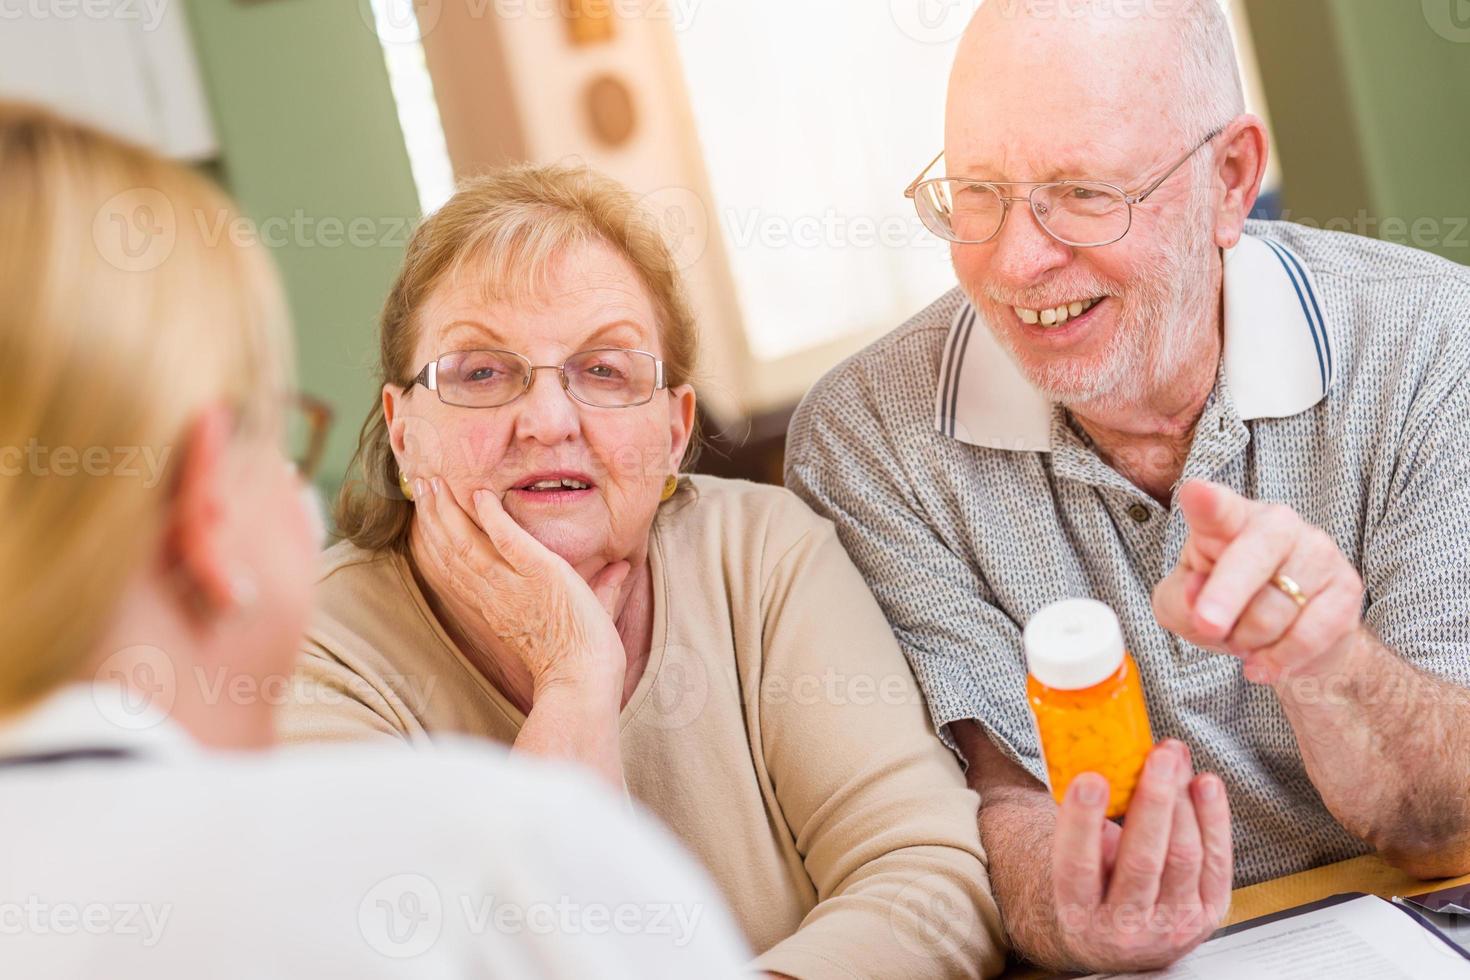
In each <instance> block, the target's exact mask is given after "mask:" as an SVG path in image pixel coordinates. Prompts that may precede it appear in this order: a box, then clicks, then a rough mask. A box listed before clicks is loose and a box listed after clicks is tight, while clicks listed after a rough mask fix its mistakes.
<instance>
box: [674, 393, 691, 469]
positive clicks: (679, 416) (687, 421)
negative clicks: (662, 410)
mask: <svg viewBox="0 0 1470 980" xmlns="http://www.w3.org/2000/svg"><path fill="white" fill-rule="evenodd" d="M694 418H695V399H694V386H693V385H679V387H677V388H671V389H669V472H671V473H677V472H679V465H680V464H681V463H682V462H683V461H684V453H685V452H686V451H687V450H688V449H689V440H690V439H692V438H694Z"/></svg>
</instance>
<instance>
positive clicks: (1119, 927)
mask: <svg viewBox="0 0 1470 980" xmlns="http://www.w3.org/2000/svg"><path fill="white" fill-rule="evenodd" d="M1107 802H1108V783H1107V780H1105V779H1103V777H1101V776H1099V775H1097V774H1096V773H1084V774H1083V775H1081V776H1079V777H1077V779H1075V780H1073V782H1072V785H1071V787H1070V788H1069V789H1068V791H1067V796H1066V799H1065V800H1064V801H1063V802H1062V805H1061V808H1060V810H1059V812H1058V814H1057V823H1056V835H1055V837H1054V839H1053V844H1052V889H1053V892H1054V894H1055V901H1056V921H1057V929H1058V932H1059V934H1060V935H1059V938H1060V940H1061V943H1062V945H1063V946H1064V948H1065V949H1066V951H1067V954H1068V956H1069V958H1070V959H1071V960H1072V961H1073V962H1075V963H1077V964H1081V965H1082V966H1084V967H1085V968H1086V969H1089V970H1147V969H1155V968H1159V967H1163V966H1167V965H1168V964H1170V963H1172V962H1174V961H1175V960H1177V959H1179V958H1180V957H1181V956H1183V955H1185V954H1186V953H1188V952H1189V951H1190V950H1192V949H1194V947H1196V946H1198V945H1199V944H1200V943H1201V942H1203V941H1204V940H1205V939H1207V938H1208V937H1209V935H1210V934H1211V933H1212V932H1214V931H1215V929H1216V928H1217V927H1218V926H1219V925H1220V923H1221V922H1222V921H1223V920H1224V917H1225V913H1226V910H1227V909H1228V908H1229V906H1230V884H1231V879H1232V877H1233V858H1232V853H1231V842H1230V805H1229V803H1228V802H1227V801H1226V799H1225V787H1224V784H1223V783H1221V781H1220V778H1219V777H1218V776H1214V775H1208V774H1207V775H1202V776H1194V775H1193V762H1192V760H1191V758H1190V753H1189V748H1188V747H1187V746H1186V745H1184V744H1183V743H1182V742H1174V741H1168V742H1163V743H1161V744H1160V745H1158V746H1157V747H1156V748H1155V749H1154V750H1153V752H1152V753H1150V755H1149V758H1148V763H1147V765H1146V766H1145V767H1144V771H1143V775H1142V777H1141V778H1140V779H1139V782H1138V788H1137V789H1136V790H1135V791H1134V794H1133V800H1132V803H1131V804H1130V805H1129V808H1128V814H1127V820H1126V822H1125V826H1124V827H1122V828H1119V827H1118V825H1117V824H1115V823H1113V822H1111V821H1109V820H1107V819H1106V817H1105V816H1104V813H1105V812H1106V810H1107Z"/></svg>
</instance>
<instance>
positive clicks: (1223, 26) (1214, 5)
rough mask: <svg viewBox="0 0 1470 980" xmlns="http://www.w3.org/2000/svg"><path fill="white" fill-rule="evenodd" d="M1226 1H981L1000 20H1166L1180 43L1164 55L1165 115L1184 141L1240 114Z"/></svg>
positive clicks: (1241, 98)
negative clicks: (1166, 74)
mask: <svg viewBox="0 0 1470 980" xmlns="http://www.w3.org/2000/svg"><path fill="white" fill-rule="evenodd" d="M1227 2H1229V0H982V6H990V7H998V8H1000V9H999V11H997V12H998V13H1000V14H1001V16H1004V17H1016V16H1022V17H1033V18H1036V19H1038V20H1046V19H1055V18H1058V17H1065V18H1070V19H1074V20H1080V19H1083V18H1089V17H1093V18H1098V19H1111V18H1115V19H1119V20H1142V19H1148V20H1154V21H1157V20H1167V21H1169V22H1170V26H1171V27H1173V28H1174V29H1175V30H1176V31H1177V36H1178V41H1179V43H1178V44H1176V45H1174V47H1173V49H1172V50H1170V51H1169V52H1168V58H1169V59H1170V61H1171V62H1172V64H1170V65H1169V66H1168V67H1169V69H1170V72H1171V73H1172V75H1173V81H1172V84H1170V83H1166V84H1165V85H1164V86H1163V87H1162V89H1161V92H1162V95H1163V96H1164V97H1163V99H1162V102H1163V106H1164V111H1165V112H1166V113H1167V114H1168V115H1169V116H1170V118H1171V122H1173V123H1174V124H1175V125H1176V126H1177V127H1178V128H1179V130H1180V132H1181V137H1182V138H1184V139H1191V138H1192V139H1203V138H1204V137H1205V135H1206V134H1208V133H1209V132H1210V131H1212V130H1213V129H1215V128H1216V127H1218V126H1222V125H1224V124H1225V123H1227V122H1229V121H1230V120H1232V119H1234V118H1235V117H1236V116H1238V115H1240V114H1241V113H1243V112H1245V87H1244V86H1243V85H1242V83H1241V78H1240V62H1239V60H1238V59H1237V57H1236V53H1235V40H1234V37H1233V36H1232V34H1231V31H1230V17H1229V15H1228V14H1227V13H1226V11H1225V9H1224V7H1223V6H1222V4H1223V3H1227ZM1155 98H1157V96H1155Z"/></svg>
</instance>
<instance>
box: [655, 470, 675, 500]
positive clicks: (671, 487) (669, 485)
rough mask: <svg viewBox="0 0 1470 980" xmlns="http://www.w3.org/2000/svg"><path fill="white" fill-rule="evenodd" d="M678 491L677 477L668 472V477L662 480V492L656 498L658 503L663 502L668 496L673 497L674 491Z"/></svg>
mask: <svg viewBox="0 0 1470 980" xmlns="http://www.w3.org/2000/svg"><path fill="white" fill-rule="evenodd" d="M678 492H679V477H678V475H677V474H674V473H670V474H669V478H668V479H667V480H665V481H664V492H663V494H662V496H660V497H659V498H658V499H659V503H663V502H664V501H666V500H668V499H669V498H671V497H673V495H674V494H676V493H678Z"/></svg>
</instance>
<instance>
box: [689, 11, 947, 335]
mask: <svg viewBox="0 0 1470 980" xmlns="http://www.w3.org/2000/svg"><path fill="white" fill-rule="evenodd" d="M901 6H903V5H902V4H896V5H893V4H889V3H872V2H862V3H855V2H853V0H801V2H799V3H792V2H790V0H740V2H738V3H706V4H703V5H701V6H700V7H699V8H698V9H697V12H696V14H695V15H694V16H693V17H691V18H689V21H688V23H687V24H684V25H682V29H681V30H680V31H679V32H678V38H679V47H680V52H681V54H682V56H683V62H684V70H685V77H686V79H687V82H688V86H689V94H690V101H691V102H692V104H693V109H694V115H695V119H696V122H697V124H698V129H699V137H700V141H701V143H702V145H703V148H704V153H705V164H706V167H707V168H708V170H709V174H710V181H711V184H712V186H713V189H714V197H715V204H714V206H715V215H713V216H712V217H714V218H716V219H717V222H718V224H719V226H720V228H721V230H722V232H723V234H724V237H725V244H726V247H727V249H728V252H729V255H730V264H731V267H732V268H731V273H732V275H733V276H734V279H735V283H736V287H737V289H738V291H739V295H740V300H741V306H742V311H743V314H744V320H745V324H746V333H747V338H746V339H747V342H748V343H749V345H750V350H751V354H752V356H753V357H754V358H755V359H756V360H757V361H770V360H776V359H779V358H782V357H785V356H789V355H792V354H795V353H798V352H800V351H802V350H804V349H807V348H811V347H814V346H817V345H820V344H823V343H826V342H829V341H833V340H836V339H838V338H841V337H844V336H851V335H854V334H857V335H863V334H867V333H871V332H876V331H882V330H887V329H891V328H892V327H894V326H895V325H897V324H898V323H899V322H900V321H901V320H902V319H903V318H905V317H906V316H908V315H911V314H912V313H914V312H916V311H917V310H919V309H921V308H922V307H923V306H924V305H925V304H926V303H928V302H930V301H931V300H933V299H934V298H935V297H937V296H938V295H940V294H941V293H943V292H944V291H945V290H946V289H949V288H950V287H951V286H952V285H953V282H954V274H953V272H952V271H951V269H950V265H949V250H948V248H947V247H946V246H945V244H944V243H943V242H941V241H939V240H938V239H936V238H933V236H930V235H929V234H928V233H927V232H925V231H924V229H923V227H922V226H921V225H920V224H919V221H918V218H917V216H916V215H915V214H914V212H913V209H912V207H911V206H910V205H909V203H908V202H907V201H906V200H904V197H903V188H904V187H905V186H906V185H907V184H908V182H909V181H910V180H911V179H913V176H914V174H916V173H918V171H919V168H920V167H922V166H923V165H924V164H925V163H926V162H927V161H928V159H929V157H930V156H932V155H933V153H934V152H935V149H937V147H938V145H939V143H940V142H941V140H942V134H943V131H944V129H943V118H944V93H945V87H946V81H947V77H948V74H949V66H950V62H951V61H952V60H953V58H954V50H955V46H956V43H957V41H958V38H959V33H960V30H961V29H962V28H963V26H964V24H965V22H966V20H967V19H968V16H967V13H966V12H965V11H963V10H961V11H960V13H961V14H962V15H964V16H961V17H959V18H958V19H956V18H954V17H948V18H946V22H947V23H948V28H947V29H946V28H945V27H944V26H943V25H941V27H940V28H939V29H938V30H937V32H936V31H935V30H927V31H926V30H925V29H923V24H919V25H917V28H918V29H914V28H910V29H909V31H908V32H907V33H906V31H905V29H904V28H905V26H906V25H903V24H900V23H899V22H898V20H897V19H896V17H895V13H894V10H896V9H897V8H898V7H901ZM936 6H937V7H945V6H949V7H956V6H957V7H961V8H963V7H966V6H971V9H973V5H967V4H965V3H960V4H948V5H946V4H942V3H941V4H936ZM936 33H937V36H936ZM911 35H917V36H911Z"/></svg>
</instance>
